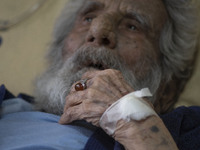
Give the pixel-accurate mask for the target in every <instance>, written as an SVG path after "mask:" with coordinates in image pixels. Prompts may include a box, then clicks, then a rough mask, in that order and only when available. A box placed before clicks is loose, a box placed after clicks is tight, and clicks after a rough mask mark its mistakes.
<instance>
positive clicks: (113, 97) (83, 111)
mask: <svg viewBox="0 0 200 150" xmlns="http://www.w3.org/2000/svg"><path fill="white" fill-rule="evenodd" d="M82 79H88V80H87V83H86V84H87V89H85V90H83V91H76V90H75V88H74V87H75V84H76V83H75V84H73V86H72V88H71V91H70V93H69V95H68V96H67V97H66V104H65V107H64V113H63V115H62V116H61V119H60V121H59V123H61V124H68V123H70V122H72V121H75V120H86V121H87V122H91V123H92V124H93V125H95V126H99V120H100V118H101V116H102V114H103V113H104V112H105V110H106V109H107V108H108V107H109V106H110V105H111V104H113V103H114V102H115V101H117V100H118V99H120V98H121V97H122V96H124V95H126V94H128V93H130V92H133V91H134V90H133V88H131V87H130V86H129V85H128V84H127V83H126V81H125V80H124V79H123V76H122V74H121V72H119V71H117V70H113V69H107V70H103V71H99V70H98V71H90V72H86V73H85V74H84V75H83V76H82Z"/></svg>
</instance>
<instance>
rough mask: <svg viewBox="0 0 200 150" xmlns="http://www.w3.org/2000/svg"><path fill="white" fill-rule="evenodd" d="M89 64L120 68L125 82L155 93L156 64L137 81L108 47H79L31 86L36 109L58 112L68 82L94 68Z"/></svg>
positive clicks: (157, 84)
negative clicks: (146, 88) (33, 88)
mask: <svg viewBox="0 0 200 150" xmlns="http://www.w3.org/2000/svg"><path fill="white" fill-rule="evenodd" d="M91 63H93V64H95V63H101V64H104V65H105V66H106V67H107V68H110V69H111V68H112V69H117V70H120V71H121V72H122V74H123V76H124V78H125V80H126V81H127V83H129V84H130V85H131V86H132V87H133V88H134V89H135V90H138V89H141V88H144V87H149V88H150V90H151V92H152V93H155V92H156V90H157V88H158V87H159V84H160V80H161V71H160V69H159V67H155V66H154V67H152V66H149V67H150V68H151V69H150V71H149V72H150V73H148V74H147V75H146V76H144V77H143V78H142V79H141V78H140V80H138V79H137V77H136V76H135V75H134V73H133V71H130V70H129V69H127V68H126V67H125V66H124V65H123V64H122V63H121V62H120V59H119V57H118V56H116V55H114V54H113V53H112V52H110V50H107V49H106V48H98V49H97V48H95V49H94V48H90V47H83V48H80V49H79V50H77V52H76V53H75V54H74V55H73V56H72V57H70V58H68V59H67V60H66V61H65V63H64V64H62V66H61V67H59V68H58V69H55V68H54V69H53V70H52V69H49V70H47V71H46V72H45V73H44V74H43V75H42V76H41V77H40V78H38V79H37V82H36V89H35V97H36V109H39V110H44V111H45V112H49V113H54V114H58V115H61V114H62V112H63V108H64V105H65V97H66V96H67V95H68V93H69V91H70V89H71V88H72V87H71V86H72V84H73V83H74V82H76V81H78V80H80V79H81V76H82V75H83V74H84V73H85V72H87V71H89V70H94V69H97V68H94V67H92V66H90V64H91ZM51 68H52V66H51ZM142 80H143V81H142Z"/></svg>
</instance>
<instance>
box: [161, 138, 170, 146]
mask: <svg viewBox="0 0 200 150" xmlns="http://www.w3.org/2000/svg"><path fill="white" fill-rule="evenodd" d="M160 145H168V142H167V140H166V139H165V138H162V142H161V143H160Z"/></svg>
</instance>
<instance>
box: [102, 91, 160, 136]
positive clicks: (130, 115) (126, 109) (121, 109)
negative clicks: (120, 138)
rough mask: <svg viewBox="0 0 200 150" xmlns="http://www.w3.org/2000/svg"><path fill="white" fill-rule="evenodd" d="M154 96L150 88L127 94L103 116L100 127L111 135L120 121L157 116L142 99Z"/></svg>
mask: <svg viewBox="0 0 200 150" xmlns="http://www.w3.org/2000/svg"><path fill="white" fill-rule="evenodd" d="M150 96H152V94H151V92H150V91H149V89H148V88H144V89H141V90H140V91H135V92H132V93H130V94H127V95H125V96H123V97H122V98H120V99H119V100H118V101H116V102H115V103H113V104H112V105H111V106H110V107H109V108H108V109H107V110H106V111H105V112H104V113H103V115H102V116H101V118H100V122H99V123H100V126H101V127H102V128H103V129H104V130H105V131H106V132H107V133H108V134H109V135H112V134H113V133H114V132H115V128H116V124H117V122H118V121H119V120H121V119H123V120H125V121H127V122H128V121H130V120H137V121H139V120H142V119H145V118H147V117H148V116H151V115H157V114H156V112H155V111H154V110H153V108H152V107H151V106H150V104H148V102H146V101H145V100H143V99H142V97H150Z"/></svg>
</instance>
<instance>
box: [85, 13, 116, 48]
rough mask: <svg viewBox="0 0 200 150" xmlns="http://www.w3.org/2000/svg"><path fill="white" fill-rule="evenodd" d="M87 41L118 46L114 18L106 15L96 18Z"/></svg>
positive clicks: (113, 46)
mask: <svg viewBox="0 0 200 150" xmlns="http://www.w3.org/2000/svg"><path fill="white" fill-rule="evenodd" d="M86 42H87V43H89V44H94V45H98V46H105V47H108V48H110V49H114V48H115V46H116V35H115V31H114V23H113V22H112V20H111V19H109V17H105V16H101V17H100V16H99V17H98V18H95V19H94V20H93V21H92V23H91V26H90V30H89V33H88V36H87V38H86Z"/></svg>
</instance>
